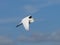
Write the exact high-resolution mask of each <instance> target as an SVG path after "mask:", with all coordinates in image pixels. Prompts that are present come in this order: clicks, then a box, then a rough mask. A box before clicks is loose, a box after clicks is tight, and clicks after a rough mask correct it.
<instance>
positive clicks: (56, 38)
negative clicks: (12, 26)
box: [18, 32, 60, 42]
mask: <svg viewBox="0 0 60 45" xmlns="http://www.w3.org/2000/svg"><path fill="white" fill-rule="evenodd" d="M18 41H20V42H48V41H52V42H60V32H52V33H50V34H44V33H39V34H38V33H35V34H32V35H31V36H29V37H28V36H21V37H18Z"/></svg>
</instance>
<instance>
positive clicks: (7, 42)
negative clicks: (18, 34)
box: [0, 36, 13, 45]
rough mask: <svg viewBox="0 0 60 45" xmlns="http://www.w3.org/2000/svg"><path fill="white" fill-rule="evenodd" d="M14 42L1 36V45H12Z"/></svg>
mask: <svg viewBox="0 0 60 45" xmlns="http://www.w3.org/2000/svg"><path fill="white" fill-rule="evenodd" d="M12 43H13V41H12V40H11V39H9V38H7V37H4V36H0V45H12Z"/></svg>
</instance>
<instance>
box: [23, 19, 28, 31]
mask: <svg viewBox="0 0 60 45" xmlns="http://www.w3.org/2000/svg"><path fill="white" fill-rule="evenodd" d="M23 26H24V28H25V29H26V30H27V31H29V21H28V20H24V21H23Z"/></svg>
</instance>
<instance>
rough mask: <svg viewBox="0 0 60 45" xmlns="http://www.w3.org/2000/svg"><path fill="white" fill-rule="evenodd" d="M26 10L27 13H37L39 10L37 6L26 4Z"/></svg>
mask: <svg viewBox="0 0 60 45" xmlns="http://www.w3.org/2000/svg"><path fill="white" fill-rule="evenodd" d="M24 10H25V12H26V13H30V14H33V13H36V12H37V11H38V9H37V7H35V6H33V5H25V6H24Z"/></svg>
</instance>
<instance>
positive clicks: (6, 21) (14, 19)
mask: <svg viewBox="0 0 60 45" xmlns="http://www.w3.org/2000/svg"><path fill="white" fill-rule="evenodd" d="M16 21H17V18H14V17H12V18H10V17H9V18H2V19H0V24H5V23H12V22H16Z"/></svg>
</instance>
